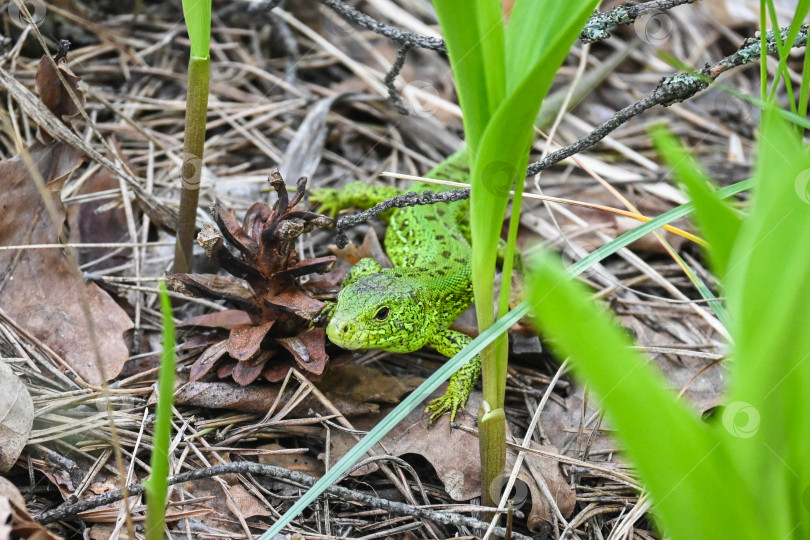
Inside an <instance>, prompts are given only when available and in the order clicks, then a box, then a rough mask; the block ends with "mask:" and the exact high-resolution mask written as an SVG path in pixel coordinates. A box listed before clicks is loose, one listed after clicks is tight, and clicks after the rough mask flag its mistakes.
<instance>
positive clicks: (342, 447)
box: [331, 366, 576, 531]
mask: <svg viewBox="0 0 810 540" xmlns="http://www.w3.org/2000/svg"><path fill="white" fill-rule="evenodd" d="M344 367H346V366H344ZM443 392H444V389H443V388H442V389H440V390H438V391H436V392H434V393H433V395H431V399H432V398H434V397H438V396H440V395H442V393H443ZM481 397H482V396H481V393H480V392H478V391H473V393H472V394H471V395H470V399H469V400H468V401H467V405H466V406H465V409H466V413H462V414H459V415H458V416H457V417H456V421H457V422H458V423H460V424H461V425H463V426H467V427H470V428H473V427H474V425H475V416H474V415H473V414H471V411H476V410H478V407H479V406H480V404H481ZM383 413H385V411H383ZM379 419H380V417H379V416H375V417H373V418H372V417H362V418H359V419H357V420H355V421H354V422H353V424H354V426H355V428H357V429H371V428H372V427H373V426H374V425H375V424H376V423H377V422H378V421H379ZM354 444H355V441H354V439H353V438H352V437H351V436H349V435H348V434H345V433H342V432H336V433H334V434H333V435H332V453H331V459H333V460H337V459H340V458H341V457H343V455H345V453H346V452H347V451H348V450H349V448H351V447H352V446H354ZM381 444H382V445H383V446H384V447H385V449H386V451H387V452H388V453H390V454H391V455H394V456H403V455H405V454H417V455H420V456H422V457H424V458H425V459H426V460H427V461H428V462H429V463H430V464H431V465H432V466H433V468H434V470H435V471H436V475H437V476H438V477H439V479H440V480H441V481H442V483H443V484H444V488H445V490H446V491H447V494H448V495H449V496H450V497H451V498H452V499H454V500H456V501H465V500H469V499H472V498H473V497H477V496H479V495H480V494H481V485H480V484H481V460H480V455H479V450H478V438H477V437H475V436H474V435H472V434H470V433H467V432H464V431H462V430H459V429H451V428H450V424H449V422H447V421H444V422H442V421H438V422H436V423H435V424H434V425H430V424H429V422H428V417H427V416H426V415H425V413H424V411H423V410H422V408H421V407H417V408H416V409H414V410H413V411H411V413H410V414H409V415H408V416H406V417H405V419H403V420H402V422H400V423H399V424H398V425H397V426H396V427H395V428H394V429H392V430H391V431H390V432H389V433H388V435H386V436H385V437H384V438H383V440H382V441H381ZM533 448H541V447H540V446H538V445H533ZM542 449H543V450H545V451H547V452H557V449H556V448H555V447H553V446H543V447H542ZM515 458H516V453H515V452H513V451H509V452H508V453H507V467H506V468H505V469H504V474H506V475H508V474H509V473H510V472H511V467H512V465H513V464H514V462H515ZM527 467H528V468H529V470H527ZM374 470H376V465H370V466H368V467H363V468H361V469H358V470H357V471H355V472H354V473H352V474H353V475H355V476H356V475H360V474H368V473H369V472H371V471H374ZM530 470H534V471H536V472H537V473H539V474H540V475H541V476H542V479H543V481H545V483H546V484H547V485H548V487H549V490H550V491H551V493H552V494H553V496H554V499H555V504H556V505H557V506H558V507H559V508H560V511H561V512H562V513H563V515H565V516H570V515H571V513H572V512H573V510H574V505H575V503H576V492H575V490H574V488H573V487H572V486H570V485H569V484H568V482H567V481H566V479H565V478H564V477H563V475H562V472H561V471H560V467H559V462H558V461H556V460H554V459H552V458H546V457H538V456H527V457H526V458H525V461H524V467H523V468H522V469H521V470H520V472H519V473H518V478H519V479H520V480H522V481H523V482H524V483H525V485H526V486H527V487H528V488H529V490H530V492H531V494H532V507H531V509H530V510H529V512H528V517H527V525H528V526H529V528H530V530H532V531H535V530H539V529H541V528H544V527H546V526H547V525H548V524H549V523H551V514H550V512H551V510H550V508H549V506H548V502H547V501H546V499H545V497H543V495H542V492H541V491H540V488H539V486H538V485H537V482H536V481H535V479H534V478H533V477H532V474H531V472H530ZM498 487H500V486H496V488H495V489H496V491H497V489H498ZM494 495H497V493H496V494H494Z"/></svg>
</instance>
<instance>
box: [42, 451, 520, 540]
mask: <svg viewBox="0 0 810 540" xmlns="http://www.w3.org/2000/svg"><path fill="white" fill-rule="evenodd" d="M224 474H252V475H255V476H269V477H271V478H275V479H277V480H284V481H288V482H291V483H295V484H299V485H303V486H306V487H311V486H313V485H314V484H315V482H316V481H317V478H313V477H312V476H308V475H306V474H302V473H299V472H296V471H290V470H287V469H284V468H282V467H276V466H274V465H265V464H262V463H253V462H240V463H227V464H225V465H217V466H214V467H206V468H203V469H197V470H196V471H190V472H186V473H182V474H176V475H174V476H170V477H169V485H175V484H181V483H183V482H190V481H193V480H200V479H203V478H211V477H214V476H220V475H224ZM128 491H129V494H130V496H136V495H140V494H142V493H143V492H144V488H143V485H141V484H132V485H130V486H129V487H128ZM326 493H328V494H330V495H334V496H335V497H339V498H340V499H343V500H345V501H352V502H357V503H360V504H363V505H366V506H370V507H372V508H378V509H383V510H386V511H387V512H390V513H392V514H397V515H403V516H413V517H417V518H421V519H428V520H430V521H435V522H437V523H442V524H444V525H452V526H456V527H459V526H464V527H470V528H473V529H477V530H484V529H486V527H487V524H486V523H484V522H483V521H479V520H477V519H473V518H469V517H466V516H460V515H458V514H452V513H450V512H436V511H434V510H428V509H426V508H422V507H420V506H413V505H410V504H403V503H398V502H393V501H388V500H385V499H379V498H377V497H372V496H370V495H366V494H365V493H360V492H359V491H355V490H352V489H348V488H344V487H341V486H336V485H333V486H331V487H329V488H327V490H326ZM123 498H124V497H123V494H122V492H121V490H120V489H115V490H112V491H109V492H107V493H105V494H104V495H100V496H98V497H93V498H91V499H87V500H84V501H80V502H77V503H67V504H63V505H61V506H59V507H58V508H54V509H53V510H48V511H47V512H43V513H41V514H39V515H37V516H36V518H35V520H36V521H37V522H38V523H41V524H43V525H47V524H48V523H54V522H56V521H60V520H63V519H67V518H70V517H73V516H75V515H76V514H79V513H81V512H86V511H88V510H92V509H93V508H98V507H99V506H104V505H107V504H112V503H114V502H117V501H120V500H121V499H123ZM487 510H490V509H487ZM505 532H506V530H505V529H504V528H503V527H496V528H495V530H494V533H495V534H497V535H499V536H503V535H504V534H505ZM512 537H513V538H517V539H519V540H531V537H529V536H525V535H522V534H518V533H514V532H513V533H512Z"/></svg>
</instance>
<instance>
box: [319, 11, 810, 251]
mask: <svg viewBox="0 0 810 540" xmlns="http://www.w3.org/2000/svg"><path fill="white" fill-rule="evenodd" d="M787 32H788V28H787V27H785V28H783V29H782V30H781V36H780V39H782V40H783V42H784V40H785V39H786V37H787ZM765 37H766V43H767V52H768V54H773V53H775V52H777V45H776V40H775V39H774V33H773V31H768V32H767V34H766V36H765ZM807 37H808V27H807V25H804V26H802V28H801V30H800V31H799V33H798V35H797V36H796V40H795V41H794V43H793V46H794V47H805V46H807ZM759 56H760V45H759V41H758V37H754V38H749V39H747V40H746V41H745V42H744V43H743V46H742V47H741V48H740V49H739V50H737V52H735V53H733V54H731V55H729V56H726V57H725V58H723V59H721V60H720V61H718V62H716V63H714V64H711V65H707V66H706V67H704V68H703V69H701V70H700V71H698V72H694V73H679V74H677V75H673V76H671V77H667V78H665V79H663V80H662V81H661V82H660V83H659V84H658V86H657V87H656V88H655V90H653V92H652V93H651V94H650V95H649V96H647V97H644V98H642V99H640V100H639V101H637V102H635V103H633V104H632V105H629V106H627V107H625V108H624V109H621V110H620V111H618V112H617V113H616V114H614V115H613V116H612V117H611V118H610V119H608V120H607V121H606V122H604V123H603V124H602V125H600V126H599V127H597V128H596V129H594V130H593V131H591V132H590V133H589V134H588V135H586V136H585V137H582V138H581V139H579V140H578V141H576V142H574V143H572V144H570V145H568V146H566V147H565V148H561V149H560V150H557V151H556V152H552V153H551V154H549V155H548V156H546V157H545V158H543V159H542V160H540V161H537V162H535V163H532V164H530V165H529V167H528V168H527V169H526V176H533V175H535V174H537V173H539V172H540V171H542V170H545V169H548V168H549V167H551V166H553V165H556V164H557V163H559V162H561V161H562V160H564V159H566V158H569V157H571V156H573V155H574V154H577V153H579V152H581V151H583V150H585V149H587V148H590V147H591V146H593V145H595V144H596V143H598V142H599V141H601V140H602V139H604V138H605V137H607V136H608V135H609V134H610V133H611V132H612V131H614V130H615V129H617V128H618V127H619V126H621V125H622V124H624V123H625V122H627V121H628V120H630V119H631V118H633V117H634V116H637V115H639V114H641V113H643V112H644V111H646V110H647V109H650V108H652V107H654V106H656V105H663V106H664V107H667V106H669V105H673V104H675V103H680V102H682V101H685V100H687V99H689V98H691V97H692V96H694V95H695V94H697V93H698V92H700V91H702V90H705V89H706V88H707V87H708V86H709V85H710V84H711V83H712V82H713V81H714V80H715V79H717V77H719V76H720V75H721V74H723V73H725V72H726V71H729V70H730V69H733V68H735V67H739V66H744V65H747V64H750V63H751V62H754V61H756V60H758V59H759ZM469 196H470V190H469V188H461V189H454V190H450V191H443V192H440V193H433V192H430V191H426V192H424V193H422V194H419V193H404V194H402V195H397V196H396V197H393V198H391V199H388V200H385V201H383V202H381V203H379V204H377V205H376V206H374V207H372V208H370V209H368V210H365V211H363V212H358V213H356V214H352V215H350V216H343V217H341V218H339V219H338V220H337V223H336V225H335V228H336V230H337V232H338V236H337V238H336V243H337V245H338V247H345V245H346V244H347V243H348V239H347V238H346V235H345V233H344V231H345V230H346V229H348V228H349V227H353V226H355V225H357V224H359V223H362V222H364V221H367V220H369V219H371V218H372V217H374V216H376V215H378V214H380V213H382V212H385V211H386V210H390V209H391V208H402V207H405V206H415V205H419V204H434V203H437V202H450V201H458V200H461V199H466V198H468V197H469Z"/></svg>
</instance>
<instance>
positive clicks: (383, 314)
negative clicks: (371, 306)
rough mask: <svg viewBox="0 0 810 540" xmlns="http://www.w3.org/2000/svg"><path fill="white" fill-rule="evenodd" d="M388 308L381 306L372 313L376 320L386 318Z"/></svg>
mask: <svg viewBox="0 0 810 540" xmlns="http://www.w3.org/2000/svg"><path fill="white" fill-rule="evenodd" d="M389 311H390V310H389V309H388V308H387V307H381V308H380V310H379V311H378V312H377V314H376V315H374V318H375V319H377V320H378V321H384V320H385V319H387V318H388V313H389Z"/></svg>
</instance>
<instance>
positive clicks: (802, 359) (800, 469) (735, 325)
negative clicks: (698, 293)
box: [723, 110, 810, 538]
mask: <svg viewBox="0 0 810 540" xmlns="http://www.w3.org/2000/svg"><path fill="white" fill-rule="evenodd" d="M757 162H758V165H757V170H756V175H755V182H756V185H755V188H754V196H753V202H752V206H751V212H750V217H749V218H748V219H746V221H745V223H744V224H743V226H742V228H741V230H740V234H739V237H738V242H737V245H736V246H735V248H734V250H733V252H732V257H731V260H730V261H729V269H728V273H727V276H726V279H725V289H726V295H727V297H728V306H729V309H730V310H731V311H732V313H734V317H733V318H732V325H731V327H730V331H731V335H732V337H733V338H734V349H733V363H732V364H731V368H730V369H731V377H732V381H733V384H732V388H731V392H730V398H729V401H730V405H729V408H728V409H727V414H724V416H723V425H724V427H726V428H727V430H728V431H727V433H726V434H727V436H728V438H729V439H733V440H734V441H735V443H736V444H735V445H734V449H735V457H736V462H737V463H738V464H739V465H740V466H743V465H744V466H745V467H746V468H747V469H748V470H749V471H750V481H751V483H752V484H753V485H755V486H757V487H758V489H759V490H760V491H761V495H760V498H761V501H762V503H763V506H764V512H767V513H768V515H769V516H770V517H771V520H772V521H775V522H776V523H774V525H773V526H772V529H773V532H772V534H771V536H773V537H777V538H786V537H788V536H790V537H792V538H808V537H810V522H808V520H807V519H806V518H807V511H808V508H807V504H808V503H807V493H808V491H807V489H808V486H810V462H808V460H807V456H808V455H810V432H808V429H807V426H808V425H810V400H808V397H807V396H808V391H809V390H810V332H807V331H806V329H807V328H808V327H810V310H808V308H807V304H808V298H810V297H808V291H810V265H809V264H808V261H810V239H808V236H807V231H808V230H810V197H808V191H807V187H808V183H809V182H810V152H809V151H808V148H806V147H805V146H804V145H803V144H802V141H801V137H800V136H799V135H798V134H797V133H796V131H795V129H793V126H791V125H789V124H788V123H786V122H785V121H784V120H783V119H781V118H780V116H779V114H778V111H777V110H768V111H765V114H764V116H763V123H762V128H761V133H760V137H759V155H758V160H757ZM732 407H734V408H732ZM738 424H742V425H743V427H742V428H741V429H740V430H738V429H737V428H738V427H739V426H738ZM763 479H767V481H766V482H763V481H762V480H763ZM803 497H804V499H803Z"/></svg>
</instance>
